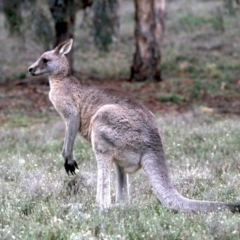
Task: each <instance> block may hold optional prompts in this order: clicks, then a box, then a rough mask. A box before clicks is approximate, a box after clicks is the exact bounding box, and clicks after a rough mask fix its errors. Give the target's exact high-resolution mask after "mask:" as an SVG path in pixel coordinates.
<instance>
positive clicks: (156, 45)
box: [130, 0, 165, 82]
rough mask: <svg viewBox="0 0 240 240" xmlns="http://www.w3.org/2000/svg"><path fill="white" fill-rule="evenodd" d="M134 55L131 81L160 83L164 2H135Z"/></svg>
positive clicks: (163, 0)
mask: <svg viewBox="0 0 240 240" xmlns="http://www.w3.org/2000/svg"><path fill="white" fill-rule="evenodd" d="M134 2H135V41H136V42H135V46H136V49H135V54H134V58H133V64H132V66H131V76H130V79H131V80H132V81H137V82H141V81H147V80H155V81H161V71H160V62H161V39H162V35H163V30H164V13H165V0H135V1H134Z"/></svg>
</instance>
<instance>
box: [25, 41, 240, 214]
mask: <svg viewBox="0 0 240 240" xmlns="http://www.w3.org/2000/svg"><path fill="white" fill-rule="evenodd" d="M72 45H73V40H72V39H70V40H67V41H65V42H63V43H61V44H59V45H58V46H57V47H56V48H55V49H53V50H51V51H48V52H45V53H43V54H42V56H41V57H40V58H39V59H38V60H37V61H36V62H35V63H33V64H32V65H31V66H30V67H29V69H28V70H29V73H30V74H31V75H33V76H37V75H40V74H48V76H49V83H50V92H49V98H50V100H51V102H52V104H53V105H54V107H55V108H56V110H57V111H58V113H59V114H60V115H61V117H62V118H63V120H64V122H65V126H66V131H65V138H64V144H63V149H62V156H63V158H64V161H65V163H64V166H65V170H66V172H67V173H68V174H69V173H71V174H75V170H76V168H78V165H77V163H76V161H75V160H74V157H73V145H74V140H75V137H76V135H77V133H78V132H79V133H80V134H81V135H82V136H83V137H84V138H85V139H87V140H88V141H90V142H91V145H92V148H93V151H94V154H95V157H96V160H97V168H98V172H97V196H96V201H97V203H98V205H99V206H100V208H101V209H108V208H110V206H111V197H110V196H111V195H110V170H111V167H112V165H114V166H115V172H116V199H115V200H116V202H118V203H121V202H128V201H129V188H128V174H130V173H134V172H136V171H137V170H139V169H140V168H143V169H144V170H145V172H146V173H147V175H148V177H149V179H150V182H151V185H152V187H153V190H154V193H155V194H156V196H157V198H158V200H159V201H160V202H161V203H162V204H163V205H164V206H166V207H168V208H170V209H173V210H176V211H183V212H196V211H205V212H206V211H214V210H215V211H218V210H224V209H229V210H230V211H231V212H240V204H233V203H225V202H214V201H200V200H193V199H188V198H185V197H183V196H182V195H180V194H179V193H178V191H177V190H176V189H175V187H174V185H173V183H172V181H171V179H170V177H169V171H168V168H167V163H166V158H165V154H164V150H163V145H162V141H161V138H160V134H159V131H158V126H157V122H156V120H155V118H154V115H153V114H152V113H151V111H150V110H148V109H147V108H146V107H145V106H144V105H142V104H141V103H140V102H139V101H138V100H137V99H135V98H133V97H131V96H128V95H127V94H125V93H123V92H121V91H118V90H113V89H108V88H103V87H97V86H87V85H84V84H83V83H81V81H79V80H77V79H76V78H74V77H73V76H72V75H71V73H70V67H69V62H68V60H67V58H66V54H67V53H69V52H70V51H71V48H72Z"/></svg>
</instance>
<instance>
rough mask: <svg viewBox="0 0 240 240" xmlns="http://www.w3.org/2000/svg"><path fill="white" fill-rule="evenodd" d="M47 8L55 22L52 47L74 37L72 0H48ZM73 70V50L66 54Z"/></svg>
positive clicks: (74, 14) (74, 11) (74, 10)
mask: <svg viewBox="0 0 240 240" xmlns="http://www.w3.org/2000/svg"><path fill="white" fill-rule="evenodd" d="M49 8H50V11H51V14H52V17H53V19H54V23H55V41H54V47H56V46H57V45H58V44H59V43H61V42H63V41H65V40H67V39H69V38H74V26H75V16H76V8H75V4H74V0H49ZM68 59H69V62H70V66H71V69H72V70H73V50H72V51H71V52H70V53H69V54H68Z"/></svg>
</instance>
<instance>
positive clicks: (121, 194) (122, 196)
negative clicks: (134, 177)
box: [114, 163, 129, 203]
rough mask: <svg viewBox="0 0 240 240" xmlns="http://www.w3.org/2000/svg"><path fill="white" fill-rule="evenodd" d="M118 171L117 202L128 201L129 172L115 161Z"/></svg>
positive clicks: (116, 171) (116, 170)
mask: <svg viewBox="0 0 240 240" xmlns="http://www.w3.org/2000/svg"><path fill="white" fill-rule="evenodd" d="M114 167H115V173H116V199H115V201H116V203H121V202H128V200H129V189H128V174H127V173H125V172H124V168H123V167H121V166H119V165H118V164H117V163H114Z"/></svg>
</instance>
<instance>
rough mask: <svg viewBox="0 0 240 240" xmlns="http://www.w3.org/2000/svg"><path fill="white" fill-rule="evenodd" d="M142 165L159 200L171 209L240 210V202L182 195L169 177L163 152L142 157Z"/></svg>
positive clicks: (186, 210) (187, 210)
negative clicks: (204, 199) (160, 154)
mask: <svg viewBox="0 0 240 240" xmlns="http://www.w3.org/2000/svg"><path fill="white" fill-rule="evenodd" d="M142 167H143V169H144V170H145V171H146V173H147V174H148V176H149V179H150V182H151V184H152V187H153V190H154V192H155V194H156V195H157V198H158V200H159V201H160V202H161V203H162V204H163V205H165V206H166V207H168V208H170V209H173V210H177V211H182V212H197V211H201V212H207V211H219V210H225V209H229V210H230V211H231V212H233V213H235V212H240V204H232V203H225V202H214V201H200V200H194V199H188V198H185V197H183V196H182V195H180V194H179V193H178V192H177V190H176V189H175V188H174V186H173V184H172V182H171V180H170V178H169V175H168V168H167V165H166V160H165V157H164V156H163V154H162V156H161V157H159V156H156V155H155V154H154V153H148V154H145V155H144V156H143V158H142Z"/></svg>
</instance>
